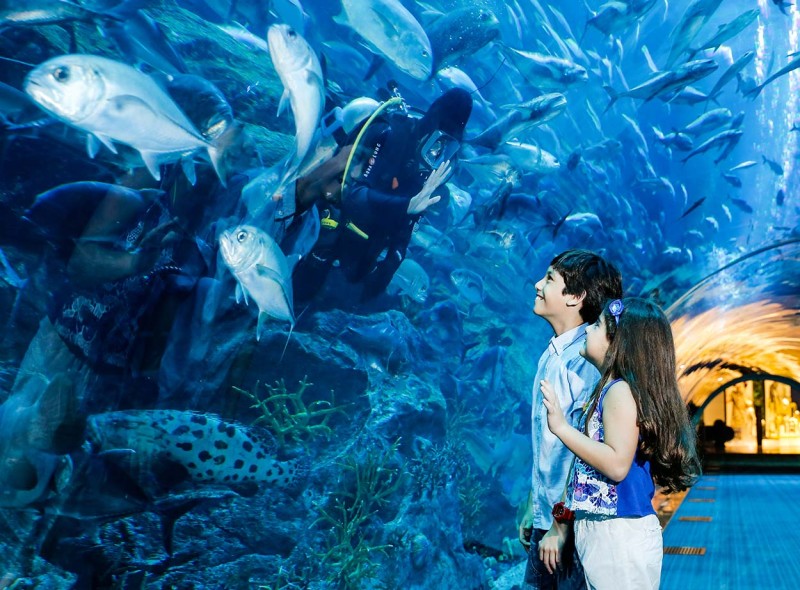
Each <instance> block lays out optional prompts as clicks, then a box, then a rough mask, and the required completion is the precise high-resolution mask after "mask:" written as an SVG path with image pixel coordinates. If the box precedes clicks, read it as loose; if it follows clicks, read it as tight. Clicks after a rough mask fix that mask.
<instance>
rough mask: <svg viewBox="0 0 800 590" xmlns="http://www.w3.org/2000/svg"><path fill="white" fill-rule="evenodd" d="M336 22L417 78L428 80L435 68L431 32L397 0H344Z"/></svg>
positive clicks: (377, 53) (377, 52) (376, 52)
mask: <svg viewBox="0 0 800 590" xmlns="http://www.w3.org/2000/svg"><path fill="white" fill-rule="evenodd" d="M342 8H343V9H344V12H343V14H342V15H341V16H338V17H336V19H335V20H336V22H337V23H339V24H341V25H344V26H349V27H351V28H352V29H353V30H354V31H355V32H356V33H358V34H359V35H361V37H363V38H364V40H365V41H366V42H367V44H368V45H369V47H370V49H372V51H374V52H375V54H376V55H382V56H384V57H385V58H386V59H388V60H389V61H391V62H392V63H393V64H394V65H395V66H397V68H399V69H400V70H402V71H404V72H405V73H406V74H408V75H409V76H411V77H412V78H416V79H417V80H427V79H428V78H430V76H431V72H432V68H433V54H432V51H431V42H430V41H429V40H428V35H427V34H426V33H425V30H424V29H423V28H422V25H420V24H419V22H417V19H415V18H414V15H412V14H411V13H410V12H409V11H408V10H407V9H406V8H405V7H404V6H403V5H402V4H401V3H400V2H398V1H397V0H343V2H342Z"/></svg>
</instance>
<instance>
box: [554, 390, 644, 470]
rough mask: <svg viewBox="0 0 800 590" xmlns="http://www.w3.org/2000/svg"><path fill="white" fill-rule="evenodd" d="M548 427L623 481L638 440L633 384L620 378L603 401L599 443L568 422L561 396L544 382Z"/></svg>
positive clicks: (583, 456)
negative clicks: (561, 403)
mask: <svg viewBox="0 0 800 590" xmlns="http://www.w3.org/2000/svg"><path fill="white" fill-rule="evenodd" d="M542 394H543V395H544V405H545V407H546V408H547V426H548V427H549V428H550V431H551V432H552V433H553V434H555V435H556V436H557V437H558V438H560V439H561V442H563V443H564V445H566V447H567V448H568V449H569V450H570V451H572V452H573V453H575V455H577V456H578V457H580V458H581V459H582V460H583V461H585V462H586V463H588V464H589V465H591V466H592V467H594V468H595V469H597V471H599V472H600V473H602V474H603V475H605V476H606V477H607V478H609V479H610V480H612V481H617V482H619V481H622V480H623V479H625V476H626V475H628V471H629V470H630V468H631V464H632V463H633V457H634V455H635V454H636V447H637V445H638V441H639V426H638V424H637V420H636V402H635V401H634V399H633V394H632V393H631V390H630V387H628V384H627V383H625V382H624V381H617V382H616V383H615V384H614V385H612V386H611V387H610V388H609V390H608V391H607V392H606V395H605V398H604V400H603V429H604V432H605V441H604V442H598V441H596V440H592V439H591V438H589V437H588V436H586V435H585V434H584V433H583V432H581V431H579V430H577V429H575V428H573V427H572V426H570V425H569V423H568V422H567V420H566V418H565V417H564V413H563V412H562V410H561V406H560V404H559V402H558V397H557V396H556V394H555V391H553V388H552V386H551V385H550V383H548V382H547V381H542Z"/></svg>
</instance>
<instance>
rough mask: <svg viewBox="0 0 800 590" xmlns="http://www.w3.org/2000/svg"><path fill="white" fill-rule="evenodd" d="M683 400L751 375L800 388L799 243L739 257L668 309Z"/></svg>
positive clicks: (780, 244)
mask: <svg viewBox="0 0 800 590" xmlns="http://www.w3.org/2000/svg"><path fill="white" fill-rule="evenodd" d="M667 314H668V315H669V317H670V320H671V321H672V328H673V334H674V336H675V347H676V354H677V362H678V369H679V370H678V375H679V379H678V380H679V383H680V386H681V392H682V393H683V396H684V399H685V400H686V401H687V402H689V401H691V402H692V403H694V404H696V405H701V404H702V403H703V402H704V401H705V400H706V398H707V397H708V396H709V394H711V393H712V392H713V391H714V390H715V389H717V388H718V387H719V386H720V385H722V384H724V383H726V382H728V381H730V380H732V379H736V378H737V377H741V376H742V375H746V374H748V373H756V374H758V373H766V374H770V375H778V376H782V377H786V378H788V379H793V380H795V381H800V239H792V240H787V241H783V242H778V243H775V244H772V245H769V246H765V247H763V248H759V249H758V250H755V251H753V252H750V253H748V254H746V255H743V256H741V257H739V258H738V259H736V260H734V261H732V262H730V263H729V264H727V265H725V266H723V267H722V268H721V269H720V270H718V271H716V272H714V273H713V274H711V275H709V276H707V277H705V278H704V279H702V280H701V281H699V282H698V283H697V284H696V285H695V286H694V287H693V288H692V289H690V290H689V291H688V292H687V293H686V294H684V295H683V296H682V297H680V299H678V300H677V301H676V302H675V303H674V304H673V305H672V306H670V308H669V309H668V310H667Z"/></svg>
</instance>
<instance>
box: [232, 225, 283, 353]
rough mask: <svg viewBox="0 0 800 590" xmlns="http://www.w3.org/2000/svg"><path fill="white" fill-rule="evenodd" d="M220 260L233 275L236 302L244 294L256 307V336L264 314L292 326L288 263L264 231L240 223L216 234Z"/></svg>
mask: <svg viewBox="0 0 800 590" xmlns="http://www.w3.org/2000/svg"><path fill="white" fill-rule="evenodd" d="M219 245H220V252H221V253H222V259H223V260H224V261H225V264H226V265H227V266H228V268H229V269H230V271H231V272H232V273H233V276H234V277H236V281H237V285H236V302H237V303H238V302H239V301H241V299H242V297H244V300H245V303H247V302H248V299H253V301H255V302H256V305H257V306H258V326H257V328H256V339H257V340H260V339H261V326H262V322H263V321H264V319H265V317H266V316H270V317H273V318H276V319H278V320H284V321H287V322H290V323H291V325H292V326H294V309H293V301H292V280H291V279H292V272H291V266H292V265H291V264H290V262H289V261H288V260H287V258H286V256H284V255H283V252H282V251H281V249H280V248H279V247H278V244H276V243H275V240H273V239H272V238H271V237H270V236H269V235H268V234H267V233H266V232H264V231H262V230H260V229H258V228H256V227H253V226H252V225H240V226H237V227H234V228H232V229H229V230H226V231H224V232H222V235H221V236H220V237H219ZM293 260H294V258H293Z"/></svg>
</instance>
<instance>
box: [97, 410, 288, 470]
mask: <svg viewBox="0 0 800 590" xmlns="http://www.w3.org/2000/svg"><path fill="white" fill-rule="evenodd" d="M87 437H88V439H89V441H90V442H91V443H92V446H93V447H94V449H95V450H96V451H98V452H103V451H119V450H124V449H129V450H131V451H134V452H135V456H134V457H135V460H136V461H137V463H139V465H140V467H146V465H147V462H148V461H151V462H155V461H165V460H166V461H172V462H174V463H178V464H180V465H182V466H183V467H184V468H185V469H186V471H187V472H188V473H189V476H190V477H191V479H192V480H193V481H196V482H198V483H225V484H236V483H242V482H255V483H260V482H267V483H270V484H274V485H278V486H290V485H293V484H294V483H295V481H296V479H297V478H298V476H299V469H298V466H297V464H296V463H295V462H281V461H277V460H275V458H274V457H273V456H272V454H271V453H270V452H269V451H268V450H267V448H266V446H265V444H264V443H263V442H262V441H260V440H259V439H258V437H257V436H255V434H254V433H252V432H250V431H248V430H247V429H246V428H245V427H244V426H242V425H239V424H234V423H231V422H225V421H224V420H222V419H221V418H219V417H218V416H215V415H213V414H201V413H196V412H183V411H178V410H135V411H134V410H132V411H122V412H108V413H105V414H96V415H94V416H91V417H90V418H89V420H88V429H87Z"/></svg>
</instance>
